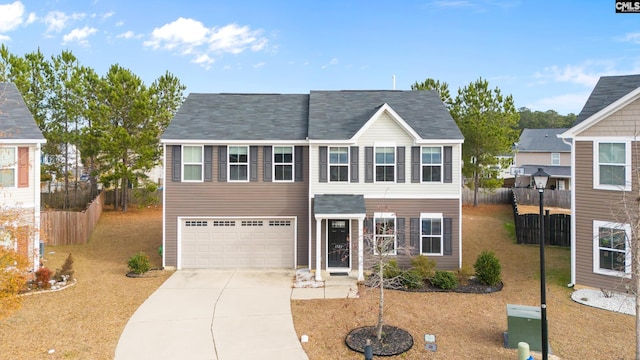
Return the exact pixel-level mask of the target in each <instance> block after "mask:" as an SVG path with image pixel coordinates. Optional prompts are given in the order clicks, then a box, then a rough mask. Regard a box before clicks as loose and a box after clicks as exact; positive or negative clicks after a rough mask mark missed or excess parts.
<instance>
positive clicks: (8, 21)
mask: <svg viewBox="0 0 640 360" xmlns="http://www.w3.org/2000/svg"><path fill="white" fill-rule="evenodd" d="M23 14H24V5H22V3H21V2H20V1H16V2H14V3H11V4H5V5H0V33H3V32H7V31H11V30H13V29H15V28H17V27H18V26H20V24H22V15H23Z"/></svg>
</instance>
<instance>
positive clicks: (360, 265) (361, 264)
mask: <svg viewBox="0 0 640 360" xmlns="http://www.w3.org/2000/svg"><path fill="white" fill-rule="evenodd" d="M363 223H364V218H358V281H364V269H363V267H364V226H363Z"/></svg>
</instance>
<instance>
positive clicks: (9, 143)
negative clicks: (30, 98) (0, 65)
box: [0, 83, 45, 270]
mask: <svg viewBox="0 0 640 360" xmlns="http://www.w3.org/2000/svg"><path fill="white" fill-rule="evenodd" d="M44 143H45V139H44V137H43V136H42V132H40V129H39V128H38V125H37V124H36V122H35V120H34V118H33V115H32V114H31V112H30V111H29V109H28V108H27V105H26V104H25V102H24V100H23V98H22V95H21V94H20V91H18V88H17V87H16V86H15V85H14V84H11V83H0V212H2V215H0V219H1V220H0V244H1V245H3V246H11V247H13V248H14V249H15V250H16V251H17V252H18V253H20V254H22V255H24V256H26V257H27V258H28V259H29V261H30V263H31V265H32V268H33V269H34V270H36V269H37V268H38V266H39V264H40V257H39V254H40V251H39V247H40V235H39V234H40V233H39V229H40V155H41V154H40V149H41V147H42V144H44Z"/></svg>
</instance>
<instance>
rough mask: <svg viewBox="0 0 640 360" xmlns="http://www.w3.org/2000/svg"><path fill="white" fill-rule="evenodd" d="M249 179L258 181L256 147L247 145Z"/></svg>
mask: <svg viewBox="0 0 640 360" xmlns="http://www.w3.org/2000/svg"><path fill="white" fill-rule="evenodd" d="M249 181H258V147H257V146H249Z"/></svg>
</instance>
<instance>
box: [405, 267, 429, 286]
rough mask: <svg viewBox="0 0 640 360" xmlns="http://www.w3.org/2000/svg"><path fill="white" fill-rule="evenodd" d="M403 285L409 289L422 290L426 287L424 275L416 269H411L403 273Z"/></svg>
mask: <svg viewBox="0 0 640 360" xmlns="http://www.w3.org/2000/svg"><path fill="white" fill-rule="evenodd" d="M400 279H401V282H402V285H404V286H405V287H407V288H408V289H420V288H421V287H422V285H424V278H423V277H422V274H420V272H419V271H418V270H416V269H410V270H407V271H405V272H403V273H402V276H400Z"/></svg>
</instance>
